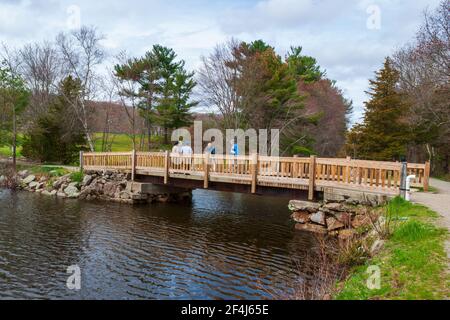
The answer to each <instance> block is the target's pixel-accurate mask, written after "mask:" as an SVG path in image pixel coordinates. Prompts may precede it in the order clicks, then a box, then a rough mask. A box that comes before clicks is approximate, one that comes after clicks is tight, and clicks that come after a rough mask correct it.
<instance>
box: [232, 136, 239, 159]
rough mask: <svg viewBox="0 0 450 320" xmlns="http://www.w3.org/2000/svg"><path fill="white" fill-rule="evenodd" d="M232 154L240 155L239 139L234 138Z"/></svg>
mask: <svg viewBox="0 0 450 320" xmlns="http://www.w3.org/2000/svg"><path fill="white" fill-rule="evenodd" d="M230 153H231V155H233V156H238V155H239V145H238V143H237V139H234V142H233V143H232V144H231V151H230Z"/></svg>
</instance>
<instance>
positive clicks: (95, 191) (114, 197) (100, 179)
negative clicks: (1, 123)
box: [0, 170, 191, 204]
mask: <svg viewBox="0 0 450 320" xmlns="http://www.w3.org/2000/svg"><path fill="white" fill-rule="evenodd" d="M72 176H73V175H72V174H67V175H64V176H62V177H49V176H47V175H41V176H38V175H34V174H30V173H29V172H28V171H26V170H25V171H21V172H19V173H18V174H17V176H16V177H15V179H16V181H17V186H18V189H21V190H25V191H30V192H35V193H40V194H42V195H45V196H53V197H59V198H69V199H81V200H88V201H91V200H104V201H114V202H120V203H127V204H136V203H158V202H161V203H165V202H181V201H190V200H191V194H190V192H187V191H184V192H174V193H170V192H162V191H150V192H148V191H147V192H142V189H140V188H136V187H135V186H134V184H133V183H131V182H129V181H128V179H127V175H126V174H123V173H119V172H114V171H109V170H105V171H98V172H97V171H91V172H85V174H84V175H83V176H82V179H81V181H72V178H71V177H72ZM2 179H3V180H6V177H3V178H1V177H0V180H2Z"/></svg>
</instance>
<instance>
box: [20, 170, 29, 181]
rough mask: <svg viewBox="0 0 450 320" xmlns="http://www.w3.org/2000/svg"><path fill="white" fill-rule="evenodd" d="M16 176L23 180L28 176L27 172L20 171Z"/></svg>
mask: <svg viewBox="0 0 450 320" xmlns="http://www.w3.org/2000/svg"><path fill="white" fill-rule="evenodd" d="M17 174H18V176H19V177H20V178H22V179H23V178H25V177H27V176H28V175H29V172H28V170H22V171H19V172H18V173H17Z"/></svg>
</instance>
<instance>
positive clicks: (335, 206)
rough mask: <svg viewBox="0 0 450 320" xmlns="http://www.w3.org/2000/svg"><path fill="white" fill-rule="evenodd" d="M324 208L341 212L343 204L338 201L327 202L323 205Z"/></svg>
mask: <svg viewBox="0 0 450 320" xmlns="http://www.w3.org/2000/svg"><path fill="white" fill-rule="evenodd" d="M323 207H324V208H325V209H328V210H331V211H337V212H341V211H344V210H343V209H344V206H343V205H342V204H340V203H336V202H331V203H327V204H326V205H324V206H323Z"/></svg>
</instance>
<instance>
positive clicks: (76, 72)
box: [56, 27, 105, 151]
mask: <svg viewBox="0 0 450 320" xmlns="http://www.w3.org/2000/svg"><path fill="white" fill-rule="evenodd" d="M102 39H103V37H102V36H101V35H99V34H98V32H97V30H96V29H95V28H90V27H82V28H81V29H80V30H77V31H74V32H72V33H70V34H66V33H61V34H59V35H58V37H57V39H56V44H57V47H58V49H59V52H60V54H61V58H62V62H63V64H62V67H63V73H64V74H67V75H72V76H73V77H75V78H77V79H79V80H80V81H81V85H82V86H81V91H80V94H79V99H77V101H71V99H69V98H68V99H67V102H68V103H69V104H70V105H71V106H72V107H73V109H74V111H75V114H76V116H77V118H78V120H79V121H80V122H81V124H82V126H83V130H84V134H85V136H86V140H87V142H88V144H89V148H90V150H91V151H94V141H93V138H92V132H91V130H90V127H89V113H90V111H91V109H90V108H89V106H88V102H89V101H92V100H94V98H95V96H96V94H97V90H98V77H97V74H96V68H97V67H98V66H99V65H100V64H101V63H102V62H103V60H104V58H105V53H104V51H103V49H102V47H101V45H100V41H101V40H102Z"/></svg>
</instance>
